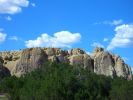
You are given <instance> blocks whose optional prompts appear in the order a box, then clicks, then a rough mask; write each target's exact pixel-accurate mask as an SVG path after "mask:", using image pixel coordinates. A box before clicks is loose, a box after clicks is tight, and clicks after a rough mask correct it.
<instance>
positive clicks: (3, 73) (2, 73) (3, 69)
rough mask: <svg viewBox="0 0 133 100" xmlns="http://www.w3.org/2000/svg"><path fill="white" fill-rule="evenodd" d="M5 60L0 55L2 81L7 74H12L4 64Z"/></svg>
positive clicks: (0, 76) (0, 77)
mask: <svg viewBox="0 0 133 100" xmlns="http://www.w3.org/2000/svg"><path fill="white" fill-rule="evenodd" d="M3 63H4V60H3V59H2V57H0V81H1V79H2V78H4V77H6V76H10V71H9V70H8V69H7V68H6V67H4V66H3Z"/></svg>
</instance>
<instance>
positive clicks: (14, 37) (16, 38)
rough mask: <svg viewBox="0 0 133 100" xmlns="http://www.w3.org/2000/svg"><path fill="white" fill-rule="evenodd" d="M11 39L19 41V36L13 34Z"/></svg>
mask: <svg viewBox="0 0 133 100" xmlns="http://www.w3.org/2000/svg"><path fill="white" fill-rule="evenodd" d="M9 39H10V40H15V41H18V37H17V36H11V37H10V38H9Z"/></svg>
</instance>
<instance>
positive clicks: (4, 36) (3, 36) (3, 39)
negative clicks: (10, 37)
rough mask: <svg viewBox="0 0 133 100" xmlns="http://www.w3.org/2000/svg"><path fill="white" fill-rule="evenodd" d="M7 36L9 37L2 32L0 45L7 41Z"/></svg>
mask: <svg viewBox="0 0 133 100" xmlns="http://www.w3.org/2000/svg"><path fill="white" fill-rule="evenodd" d="M6 36H7V35H6V34H5V33H2V32H0V43H2V42H4V41H5V39H6Z"/></svg>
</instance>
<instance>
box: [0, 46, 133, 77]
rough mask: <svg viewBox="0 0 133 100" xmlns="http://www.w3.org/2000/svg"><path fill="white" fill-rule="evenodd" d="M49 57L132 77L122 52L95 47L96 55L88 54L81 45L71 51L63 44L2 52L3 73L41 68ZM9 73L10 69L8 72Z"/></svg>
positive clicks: (0, 72) (21, 73)
mask: <svg viewBox="0 0 133 100" xmlns="http://www.w3.org/2000/svg"><path fill="white" fill-rule="evenodd" d="M47 61H56V62H58V63H60V62H64V63H70V64H71V65H80V66H82V67H83V68H84V69H86V70H89V71H91V72H94V73H96V74H102V75H106V76H111V77H115V76H118V77H124V78H125V79H132V71H131V67H130V66H129V65H127V64H125V62H124V60H122V59H121V57H120V56H118V55H114V54H111V53H109V52H108V51H104V49H103V48H100V47H97V48H95V50H94V52H93V53H92V55H91V56H90V55H88V54H87V53H86V52H85V51H84V50H81V49H79V48H75V49H71V50H69V51H67V50H62V49H60V48H39V47H38V48H28V49H24V50H20V51H9V52H0V75H1V74H2V75H3V73H4V74H5V73H7V70H6V71H5V69H8V70H9V72H10V74H11V75H15V76H18V77H19V76H21V75H23V74H25V73H27V72H30V71H33V70H34V69H37V68H40V66H42V65H43V64H44V63H45V62H47ZM8 74H9V73H8Z"/></svg>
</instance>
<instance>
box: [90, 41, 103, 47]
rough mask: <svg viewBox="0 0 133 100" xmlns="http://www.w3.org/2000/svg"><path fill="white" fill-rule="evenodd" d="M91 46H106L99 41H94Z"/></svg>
mask: <svg viewBox="0 0 133 100" xmlns="http://www.w3.org/2000/svg"><path fill="white" fill-rule="evenodd" d="M91 46H92V47H102V48H104V46H103V45H102V44H101V43H99V42H94V43H93V44H91Z"/></svg>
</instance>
